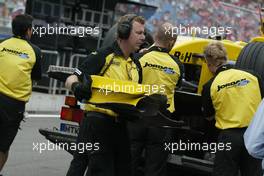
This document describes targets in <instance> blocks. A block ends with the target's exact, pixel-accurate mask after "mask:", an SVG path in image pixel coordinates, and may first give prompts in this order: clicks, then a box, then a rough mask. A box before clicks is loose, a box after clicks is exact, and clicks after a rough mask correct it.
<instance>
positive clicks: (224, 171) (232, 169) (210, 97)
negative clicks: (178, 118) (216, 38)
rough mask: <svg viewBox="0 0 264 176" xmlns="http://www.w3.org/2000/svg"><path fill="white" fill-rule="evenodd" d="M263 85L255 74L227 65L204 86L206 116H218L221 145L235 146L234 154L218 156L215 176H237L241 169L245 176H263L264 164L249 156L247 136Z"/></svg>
mask: <svg viewBox="0 0 264 176" xmlns="http://www.w3.org/2000/svg"><path fill="white" fill-rule="evenodd" d="M262 84H263V83H262V81H261V79H260V78H259V77H258V76H257V75H256V74H254V73H253V72H251V71H244V70H239V69H234V68H230V67H229V66H227V65H226V66H222V67H220V68H219V69H218V70H217V72H216V76H215V77H213V78H212V79H211V80H210V81H209V82H208V83H206V84H205V85H204V86H203V91H202V97H203V111H204V115H205V116H206V117H210V116H215V121H216V123H215V126H216V128H218V129H219V131H220V133H219V136H218V142H220V143H221V142H222V143H225V144H227V143H230V146H231V150H230V151H225V150H224V151H218V152H217V154H216V160H215V169H214V175H235V174H236V173H237V172H238V170H239V169H241V172H242V173H244V174H245V175H261V164H260V162H259V161H258V160H255V159H253V158H252V157H250V156H249V154H248V153H247V151H246V149H245V146H244V141H243V134H244V131H245V129H246V128H247V126H248V125H249V123H250V121H251V119H252V118H253V116H254V113H255V112H256V109H257V107H258V105H259V103H260V101H261V99H262V97H263V95H264V89H263V87H262V86H263V85H262ZM240 161H243V162H240ZM239 162H240V163H239Z"/></svg>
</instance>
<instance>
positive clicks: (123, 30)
mask: <svg viewBox="0 0 264 176" xmlns="http://www.w3.org/2000/svg"><path fill="white" fill-rule="evenodd" d="M136 17H137V15H135V14H132V15H131V16H129V17H128V19H127V20H125V21H123V22H121V23H120V24H118V27H117V35H118V38H120V39H128V38H129V35H130V32H131V30H132V21H133V20H134V19H135V18H136Z"/></svg>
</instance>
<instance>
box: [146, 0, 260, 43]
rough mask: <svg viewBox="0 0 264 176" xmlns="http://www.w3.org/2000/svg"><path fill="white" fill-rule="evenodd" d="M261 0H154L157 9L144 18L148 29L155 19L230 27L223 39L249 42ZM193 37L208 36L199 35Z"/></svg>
mask: <svg viewBox="0 0 264 176" xmlns="http://www.w3.org/2000/svg"><path fill="white" fill-rule="evenodd" d="M150 1H151V0H149V2H150ZM153 1H154V0H153ZM261 1H262V0H254V1H251V0H225V1H218V0H212V1H208V0H197V1H191V0H187V1H186V0H177V1H176V0H166V1H162V0H159V2H158V1H157V0H155V2H156V4H158V10H157V12H156V13H155V14H154V15H153V16H152V17H151V18H150V19H149V20H148V24H147V26H149V28H150V30H152V29H153V28H155V26H156V25H157V23H158V25H159V24H160V22H157V21H169V22H171V23H172V24H173V25H175V26H179V25H180V24H181V25H190V26H194V27H203V26H207V27H210V26H215V27H220V26H222V27H232V33H231V34H229V35H227V36H226V37H227V39H230V40H242V41H249V40H250V39H251V38H252V37H255V36H258V35H259V31H258V27H259V19H258V14H256V12H257V8H258V3H260V2H261ZM197 36H199V37H208V36H206V35H202V34H200V35H199V34H197Z"/></svg>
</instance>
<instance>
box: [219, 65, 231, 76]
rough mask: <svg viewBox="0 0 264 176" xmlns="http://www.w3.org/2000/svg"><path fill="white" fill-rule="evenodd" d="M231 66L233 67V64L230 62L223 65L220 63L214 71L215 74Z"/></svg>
mask: <svg viewBox="0 0 264 176" xmlns="http://www.w3.org/2000/svg"><path fill="white" fill-rule="evenodd" d="M231 68H234V66H233V65H230V64H225V65H222V66H220V67H218V68H217V70H216V72H215V75H218V73H220V72H222V71H225V70H229V69H231Z"/></svg>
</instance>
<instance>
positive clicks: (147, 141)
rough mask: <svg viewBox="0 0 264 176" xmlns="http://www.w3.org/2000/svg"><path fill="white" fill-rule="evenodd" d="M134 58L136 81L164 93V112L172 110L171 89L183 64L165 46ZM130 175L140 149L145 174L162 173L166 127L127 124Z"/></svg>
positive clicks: (174, 85)
mask: <svg viewBox="0 0 264 176" xmlns="http://www.w3.org/2000/svg"><path fill="white" fill-rule="evenodd" d="M135 59H136V60H138V62H137V65H138V66H139V68H140V69H139V72H140V74H141V75H142V76H140V77H142V78H141V80H140V82H141V83H142V84H143V85H149V93H150V94H152V93H159V94H163V95H166V96H167V104H168V105H169V107H168V109H167V111H165V112H164V111H163V112H162V113H163V114H166V115H167V116H168V115H170V113H172V112H174V110H175V107H174V91H175V88H176V85H179V84H180V82H181V79H182V75H183V65H182V63H181V62H180V61H179V60H178V59H177V58H174V57H173V56H172V55H170V54H169V51H168V50H167V49H165V48H161V47H157V46H153V47H151V48H149V49H148V51H147V52H146V53H144V54H139V55H137V56H136V58H135ZM129 132H130V139H131V141H130V143H131V155H132V175H133V176H135V175H138V174H139V173H137V172H138V167H139V163H140V159H141V157H142V152H143V150H144V149H145V176H165V175H166V162H167V156H168V153H167V152H165V151H164V142H165V140H167V137H168V136H166V130H165V129H161V128H156V127H144V126H143V125H141V126H138V125H137V124H133V123H130V124H129Z"/></svg>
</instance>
